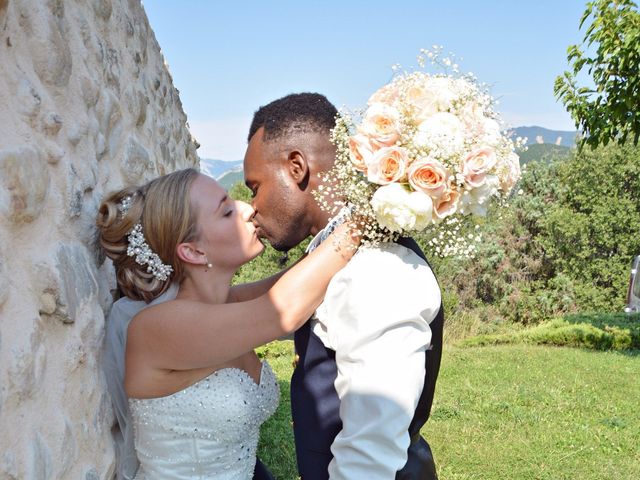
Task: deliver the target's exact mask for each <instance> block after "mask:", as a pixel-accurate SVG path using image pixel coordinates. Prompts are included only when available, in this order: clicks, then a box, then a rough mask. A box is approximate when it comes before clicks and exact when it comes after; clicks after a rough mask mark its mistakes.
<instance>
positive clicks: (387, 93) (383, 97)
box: [367, 83, 398, 105]
mask: <svg viewBox="0 0 640 480" xmlns="http://www.w3.org/2000/svg"><path fill="white" fill-rule="evenodd" d="M397 98H398V92H397V90H396V89H395V87H394V85H393V84H392V83H388V84H387V85H385V86H384V87H381V88H379V89H378V90H376V91H375V93H374V94H373V95H371V97H369V100H368V101H367V105H373V104H374V103H386V104H389V105H390V104H392V103H393V102H394V101H395V100H396V99H397Z"/></svg>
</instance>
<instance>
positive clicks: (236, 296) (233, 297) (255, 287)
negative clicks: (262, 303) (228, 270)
mask: <svg viewBox="0 0 640 480" xmlns="http://www.w3.org/2000/svg"><path fill="white" fill-rule="evenodd" d="M299 261H300V260H298V262H299ZM296 263H297V262H296ZM294 265H295V264H294ZM291 268H292V267H287V268H285V269H284V270H282V271H280V272H278V273H276V274H275V275H271V276H270V277H267V278H263V279H262V280H258V281H255V282H251V283H242V284H240V285H234V286H233V287H231V289H230V290H229V296H228V297H227V303H236V302H246V301H247V300H253V299H254V298H258V297H259V296H260V295H262V294H264V293H266V292H267V291H269V289H270V288H271V287H273V285H275V283H276V282H277V281H278V279H279V278H280V277H282V275H284V274H285V273H286V272H288V271H289V270H290V269H291Z"/></svg>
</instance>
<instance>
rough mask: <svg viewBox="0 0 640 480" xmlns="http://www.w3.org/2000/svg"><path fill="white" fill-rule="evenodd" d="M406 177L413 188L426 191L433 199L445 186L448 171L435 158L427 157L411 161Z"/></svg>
mask: <svg viewBox="0 0 640 480" xmlns="http://www.w3.org/2000/svg"><path fill="white" fill-rule="evenodd" d="M407 177H408V179H409V184H411V186H412V187H413V188H414V190H417V191H419V192H423V193H426V194H427V195H429V196H430V197H431V198H433V199H434V200H435V199H437V198H440V196H442V193H443V192H444V191H445V189H446V188H447V182H448V180H449V172H447V169H446V168H445V167H444V166H443V165H442V164H441V163H440V162H438V161H437V160H433V159H430V158H427V159H424V160H422V159H420V160H417V161H415V162H413V163H412V164H411V166H410V167H409V170H408V172H407Z"/></svg>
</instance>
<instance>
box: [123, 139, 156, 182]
mask: <svg viewBox="0 0 640 480" xmlns="http://www.w3.org/2000/svg"><path fill="white" fill-rule="evenodd" d="M152 168H153V164H152V163H151V159H150V157H149V152H148V151H147V149H146V148H144V147H143V146H142V145H141V144H140V142H138V141H137V140H136V139H135V138H133V137H129V139H128V140H127V145H126V149H125V154H124V156H123V158H122V164H121V166H120V171H121V172H122V176H123V177H124V178H125V179H126V180H127V181H128V182H129V183H130V184H131V185H136V184H138V183H141V182H142V180H143V178H144V175H145V173H147V172H148V171H149V170H150V169H152Z"/></svg>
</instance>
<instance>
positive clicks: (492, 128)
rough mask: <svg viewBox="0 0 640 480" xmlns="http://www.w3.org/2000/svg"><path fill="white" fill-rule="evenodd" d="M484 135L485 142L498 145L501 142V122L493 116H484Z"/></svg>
mask: <svg viewBox="0 0 640 480" xmlns="http://www.w3.org/2000/svg"><path fill="white" fill-rule="evenodd" d="M481 130H482V136H483V140H484V142H485V143H487V144H489V145H497V144H498V142H500V137H501V135H500V124H499V123H498V122H496V121H495V120H493V119H492V118H486V117H484V119H483V121H482V123H481Z"/></svg>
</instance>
